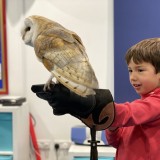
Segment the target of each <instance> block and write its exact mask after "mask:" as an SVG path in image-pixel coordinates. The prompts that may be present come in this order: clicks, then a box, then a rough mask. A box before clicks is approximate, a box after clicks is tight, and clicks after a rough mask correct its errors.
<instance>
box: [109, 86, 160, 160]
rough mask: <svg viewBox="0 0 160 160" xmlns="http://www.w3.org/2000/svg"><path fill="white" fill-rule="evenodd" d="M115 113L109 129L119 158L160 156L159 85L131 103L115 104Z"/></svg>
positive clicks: (150, 159)
mask: <svg viewBox="0 0 160 160" xmlns="http://www.w3.org/2000/svg"><path fill="white" fill-rule="evenodd" d="M115 110H116V116H115V121H114V123H113V124H112V127H120V128H119V129H117V130H116V131H113V132H111V131H109V130H106V137H107V140H108V142H109V144H110V145H112V146H113V147H115V148H116V149H117V152H116V160H160V88H157V89H155V90H154V91H153V92H151V93H149V94H147V95H145V96H142V98H141V99H138V100H135V101H133V102H131V103H128V102H126V103H123V104H115Z"/></svg>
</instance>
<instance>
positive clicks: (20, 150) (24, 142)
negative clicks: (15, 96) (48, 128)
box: [0, 103, 29, 160]
mask: <svg viewBox="0 0 160 160" xmlns="http://www.w3.org/2000/svg"><path fill="white" fill-rule="evenodd" d="M0 113H12V125H13V133H12V134H13V152H8V151H7V152H4V151H3V152H0V155H13V157H14V159H13V160H29V112H28V105H27V103H23V105H22V106H2V105H0Z"/></svg>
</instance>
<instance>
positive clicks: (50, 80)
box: [43, 75, 55, 91]
mask: <svg viewBox="0 0 160 160" xmlns="http://www.w3.org/2000/svg"><path fill="white" fill-rule="evenodd" d="M53 77H54V76H53V75H51V76H50V77H49V79H48V81H47V82H46V84H45V85H44V88H43V90H44V91H47V90H50V89H51V88H50V85H51V84H55V83H54V82H53V81H52V79H53Z"/></svg>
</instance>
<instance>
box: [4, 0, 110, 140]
mask: <svg viewBox="0 0 160 160" xmlns="http://www.w3.org/2000/svg"><path fill="white" fill-rule="evenodd" d="M112 12H113V2H112V1H106V0H24V1H21V0H12V1H10V0H7V40H8V41H7V44H8V70H9V71H8V73H9V93H10V94H11V95H22V96H26V97H27V100H28V103H29V106H30V112H31V113H32V114H33V116H34V117H35V119H36V128H35V129H36V134H37V137H38V139H51V140H52V141H54V140H55V139H70V129H71V127H72V126H74V125H77V124H82V123H81V122H80V121H79V120H77V119H75V118H74V117H71V116H70V115H65V116H60V117H57V116H54V115H53V114H52V109H51V107H50V106H49V105H48V104H47V102H45V101H43V100H40V99H38V98H37V97H36V96H35V95H34V94H33V93H32V92H31V90H30V88H31V86H32V84H39V83H45V82H46V80H47V79H48V77H49V75H50V74H49V72H48V71H47V70H46V69H45V68H44V67H43V65H42V64H41V63H40V62H38V60H37V58H36V56H35V54H34V50H33V48H31V47H29V46H25V45H24V44H23V41H22V40H21V37H20V28H21V26H22V23H23V20H24V18H25V17H27V16H29V15H33V14H37V15H41V16H45V17H48V18H50V19H52V20H55V21H57V22H59V23H61V24H62V25H63V26H65V27H66V28H68V29H70V30H72V31H74V32H76V33H77V34H78V35H79V36H80V37H81V39H82V41H83V43H84V45H85V47H86V51H87V54H88V57H89V59H90V62H91V64H92V66H93V68H94V70H95V73H96V76H97V78H98V81H99V84H100V87H101V88H109V89H110V90H111V92H112V93H113V13H112Z"/></svg>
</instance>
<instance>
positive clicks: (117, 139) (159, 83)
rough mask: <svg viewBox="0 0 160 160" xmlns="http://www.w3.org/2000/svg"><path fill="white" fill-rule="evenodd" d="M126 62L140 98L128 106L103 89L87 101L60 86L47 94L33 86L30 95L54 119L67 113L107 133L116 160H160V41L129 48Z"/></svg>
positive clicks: (87, 98)
mask: <svg viewBox="0 0 160 160" xmlns="http://www.w3.org/2000/svg"><path fill="white" fill-rule="evenodd" d="M126 62H127V65H128V71H129V79H130V83H131V85H132V86H133V88H134V89H135V91H136V92H137V93H138V94H139V95H140V96H141V98H140V99H137V100H135V101H133V102H131V103H129V102H126V103H122V104H117V103H113V98H112V95H111V93H110V92H109V90H103V89H98V90H95V91H96V95H92V96H88V97H86V98H83V97H80V96H78V95H76V94H74V93H73V92H70V91H69V90H68V89H67V88H66V87H64V86H62V85H61V84H57V85H55V86H54V87H52V89H51V90H50V91H47V92H44V91H43V85H34V86H32V91H33V92H35V93H36V94H37V96H38V97H40V98H42V99H45V100H47V101H48V102H49V104H50V105H51V106H52V108H53V112H54V114H55V115H63V114H66V113H69V114H71V115H73V116H75V117H77V118H79V119H80V120H82V122H83V123H85V124H86V125H87V126H89V127H90V128H91V127H93V125H94V126H95V127H96V129H97V130H102V129H106V137H107V140H108V142H109V144H110V145H112V146H113V147H115V148H116V149H117V152H116V160H159V159H160V152H159V144H160V132H159V129H160V38H151V39H145V40H143V41H141V42H139V43H137V44H136V45H134V46H133V47H131V48H130V49H129V50H128V51H127V54H126Z"/></svg>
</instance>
